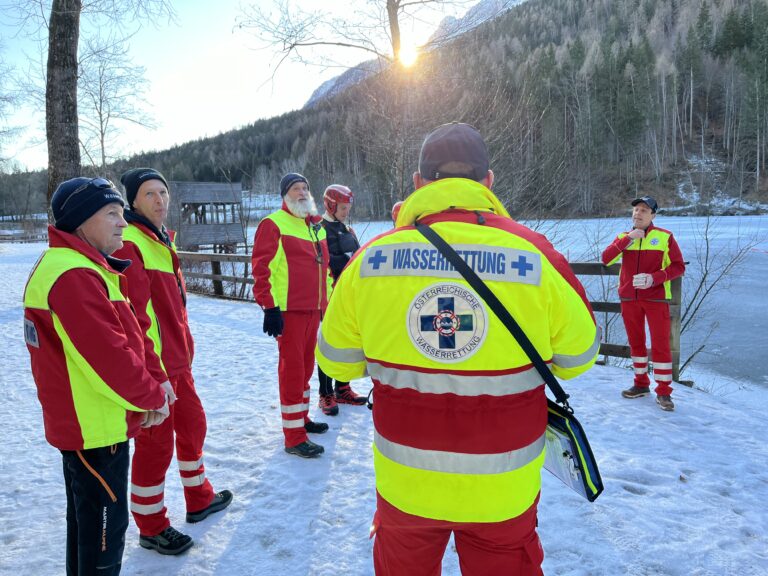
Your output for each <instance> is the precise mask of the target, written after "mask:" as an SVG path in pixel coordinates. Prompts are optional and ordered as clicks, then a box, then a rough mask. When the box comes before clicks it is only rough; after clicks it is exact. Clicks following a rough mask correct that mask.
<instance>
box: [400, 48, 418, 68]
mask: <svg viewBox="0 0 768 576" xmlns="http://www.w3.org/2000/svg"><path fill="white" fill-rule="evenodd" d="M418 58H419V50H418V48H417V47H416V45H415V44H403V45H402V46H400V54H399V55H398V59H399V60H400V63H401V64H402V65H403V66H405V67H406V68H410V67H411V66H413V65H414V64H415V63H416V60H417V59H418Z"/></svg>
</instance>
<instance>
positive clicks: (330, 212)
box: [317, 184, 365, 416]
mask: <svg viewBox="0 0 768 576" xmlns="http://www.w3.org/2000/svg"><path fill="white" fill-rule="evenodd" d="M353 200H354V194H352V190H350V189H349V188H347V187H346V186H342V185H341V184H331V185H330V186H328V188H326V189H325V193H324V194H323V205H324V206H325V213H324V214H323V220H322V223H323V228H325V238H326V241H327V242H328V252H329V254H330V258H331V260H330V269H331V275H332V276H333V283H334V284H336V282H337V281H338V279H339V276H341V271H342V270H344V266H346V265H347V262H349V259H350V258H351V257H352V254H354V253H355V252H356V251H357V249H358V248H360V243H359V242H358V241H357V236H356V235H355V232H354V230H352V228H350V227H349V226H347V219H348V218H349V212H350V210H351V209H352V201H353ZM317 379H318V381H319V382H320V399H319V406H320V409H321V410H322V411H323V414H325V415H327V416H335V415H336V414H338V413H339V407H338V405H337V403H338V404H352V405H354V406H362V405H364V404H365V397H364V396H360V395H358V394H357V393H356V392H355V391H354V390H352V387H351V386H350V385H349V382H340V381H338V380H336V385H335V391H334V383H333V378H331V377H330V376H328V375H327V374H326V373H325V372H323V371H322V369H321V368H320V366H318V367H317Z"/></svg>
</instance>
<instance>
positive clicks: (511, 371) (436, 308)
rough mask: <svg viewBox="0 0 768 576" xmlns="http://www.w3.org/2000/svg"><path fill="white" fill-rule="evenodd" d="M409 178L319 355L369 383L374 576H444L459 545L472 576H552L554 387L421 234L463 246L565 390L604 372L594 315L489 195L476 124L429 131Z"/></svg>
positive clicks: (335, 308)
mask: <svg viewBox="0 0 768 576" xmlns="http://www.w3.org/2000/svg"><path fill="white" fill-rule="evenodd" d="M413 180H414V185H415V188H416V191H415V192H414V193H413V194H411V195H410V196H409V197H408V198H407V199H406V200H405V202H404V204H403V205H402V208H401V210H400V213H399V214H398V217H397V222H396V228H395V229H393V230H392V231H389V232H386V233H384V234H382V235H380V236H378V237H376V238H374V239H373V240H372V241H371V242H369V243H368V244H367V245H366V246H364V247H363V248H361V249H360V250H359V251H358V252H357V254H356V255H355V257H353V259H352V260H351V261H350V263H349V264H348V265H347V268H346V270H345V272H344V274H343V275H342V276H341V278H340V279H339V282H338V284H337V285H336V288H335V290H334V292H333V297H332V298H331V300H330V303H329V307H328V311H327V314H326V317H325V319H324V321H323V325H322V329H321V333H320V337H319V341H318V346H317V349H316V355H317V359H318V362H319V363H320V366H321V368H322V369H323V370H324V371H325V372H326V373H327V374H329V375H331V376H333V377H334V378H338V379H340V380H344V381H348V380H353V379H355V378H360V377H362V376H363V375H364V374H365V373H366V372H367V373H368V374H369V375H370V376H371V378H372V380H373V385H374V393H373V395H374V407H373V421H374V428H375V431H374V445H373V456H374V466H375V470H376V490H377V512H376V516H375V518H374V522H373V528H372V530H373V532H374V533H375V535H376V541H375V543H374V566H375V569H376V573H377V574H380V575H381V574H392V575H395V574H396V575H398V576H406V575H410V574H413V575H419V576H424V575H431V574H439V573H440V566H441V561H442V556H443V553H444V551H445V547H446V545H447V543H448V540H449V538H450V535H451V533H453V534H454V540H455V543H456V550H457V553H458V555H459V562H460V564H461V569H462V573H463V574H521V575H526V576H527V575H537V574H541V562H542V560H543V552H542V549H541V545H540V543H539V539H538V535H537V534H536V508H537V503H538V499H539V491H540V486H541V468H542V465H543V462H544V437H545V429H546V425H547V404H546V397H545V393H544V383H543V381H542V378H541V377H540V375H539V374H538V372H537V371H536V369H535V368H534V367H533V365H532V363H531V360H530V359H529V358H528V357H527V356H526V355H525V354H524V353H523V351H522V350H521V348H520V346H519V345H518V344H517V342H516V340H515V339H514V338H513V336H512V335H511V334H510V333H509V332H508V331H507V329H506V328H505V327H504V325H503V324H502V323H501V322H500V321H499V320H498V319H497V318H496V316H495V315H494V314H493V312H492V311H491V310H490V309H489V308H488V307H487V305H486V304H485V302H484V301H483V300H482V298H481V297H480V296H479V295H478V294H476V293H475V292H474V291H473V290H472V289H471V288H470V287H469V286H468V284H467V282H465V281H464V279H463V277H462V276H461V275H460V274H459V273H458V272H456V271H455V270H454V268H453V267H452V266H451V264H450V263H449V262H448V261H446V259H445V258H444V257H443V256H442V254H441V253H440V252H439V251H438V250H437V249H436V248H435V247H434V246H433V245H432V244H430V243H429V242H428V241H427V240H426V238H424V237H423V236H422V235H421V233H420V232H419V231H418V230H417V229H416V228H415V226H414V224H415V223H416V222H417V221H418V222H419V223H421V224H425V225H428V226H430V227H432V229H433V230H435V231H436V232H437V233H438V234H440V235H441V236H442V237H443V238H444V239H445V240H446V241H447V242H448V243H450V244H451V245H452V246H453V247H454V249H455V250H456V251H457V252H458V253H459V255H460V256H462V257H463V259H464V260H465V261H466V262H467V264H468V265H469V266H470V267H472V268H473V269H474V270H475V272H476V273H477V274H478V275H479V276H480V278H481V279H482V280H483V281H484V282H485V283H486V284H487V285H488V286H489V288H490V289H491V290H492V291H493V292H494V293H495V294H496V296H497V297H498V298H499V300H500V301H501V302H502V304H503V305H504V306H505V307H506V308H507V309H508V310H509V311H510V313H511V314H512V316H513V317H514V318H515V319H516V320H517V322H518V323H519V324H520V326H521V328H522V329H523V330H524V331H525V333H526V334H527V335H528V337H529V338H530V340H531V341H532V343H533V344H534V346H536V348H537V350H538V351H539V353H540V354H541V356H542V357H543V358H544V359H545V360H546V361H547V362H548V363H549V364H550V367H551V369H552V371H553V372H554V373H555V375H557V376H559V377H561V378H571V377H574V376H576V375H578V374H581V373H582V372H584V371H585V370H587V369H588V368H589V367H590V366H591V365H592V364H593V363H594V360H595V358H596V356H597V353H598V348H599V341H598V337H597V329H596V326H595V321H594V317H593V315H592V310H591V308H590V306H589V303H588V301H587V299H586V295H585V293H584V289H583V288H582V286H581V284H580V283H579V282H578V280H577V279H576V277H575V276H574V275H573V273H572V272H571V270H570V267H569V265H568V263H567V262H566V260H565V258H563V256H562V255H560V254H559V253H558V252H557V251H555V249H554V248H553V247H552V245H551V244H550V243H549V242H548V241H547V239H546V238H545V237H544V236H542V235H541V234H537V233H535V232H533V231H531V230H529V229H528V228H526V227H524V226H522V225H521V224H518V223H517V222H515V221H514V220H512V218H510V216H509V214H508V213H507V211H506V210H505V209H504V207H503V206H502V204H501V203H500V202H499V200H498V199H497V198H496V196H495V195H494V194H493V193H492V192H491V190H490V187H491V185H492V184H493V172H492V171H491V170H490V169H489V156H488V150H487V148H486V145H485V142H484V141H483V138H482V136H481V135H480V134H479V133H478V132H477V130H475V129H474V128H473V127H471V126H469V125H467V124H459V123H452V124H446V125H443V126H440V127H438V128H437V129H435V130H434V131H433V132H432V133H430V134H429V135H428V136H427V137H426V139H425V141H424V143H423V145H422V149H421V154H420V158H419V171H418V172H417V173H415V174H414V176H413Z"/></svg>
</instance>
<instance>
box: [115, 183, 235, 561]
mask: <svg viewBox="0 0 768 576" xmlns="http://www.w3.org/2000/svg"><path fill="white" fill-rule="evenodd" d="M120 181H121V182H122V183H123V186H125V196H126V199H127V200H128V209H127V210H126V211H125V219H126V220H127V222H128V228H126V229H125V231H124V232H123V239H124V240H125V243H124V246H123V248H122V249H121V250H118V251H117V252H116V255H119V256H120V257H121V258H125V259H128V260H130V261H131V262H132V265H131V266H130V268H128V270H127V271H126V276H127V277H128V296H129V297H130V299H131V303H132V304H133V307H134V309H135V311H136V316H137V317H138V319H139V324H140V325H141V328H142V330H143V331H144V333H145V334H146V337H147V339H148V340H149V342H150V343H151V344H150V346H147V351H146V361H147V364H148V365H150V366H153V367H154V369H155V370H157V371H160V372H162V373H164V374H167V378H168V379H169V380H170V382H171V384H172V385H173V389H174V391H175V393H176V396H177V397H178V399H177V400H176V402H175V403H174V405H173V406H172V407H171V415H170V417H169V418H168V419H167V420H166V421H165V422H164V423H163V424H162V425H161V426H156V427H154V428H153V429H152V431H151V433H149V432H143V433H141V434H139V436H138V437H137V438H136V441H135V450H134V454H133V463H132V466H131V512H132V513H133V519H134V521H135V522H136V526H137V527H138V528H139V544H140V545H141V546H142V547H144V548H148V549H150V550H157V551H158V552H159V553H160V554H166V555H168V554H170V555H173V554H180V553H182V552H184V551H185V550H187V549H189V548H190V547H191V546H192V545H193V542H192V538H191V537H190V536H188V535H186V534H183V533H181V532H179V531H178V530H176V529H175V528H174V527H173V526H171V522H170V520H169V519H168V516H167V509H166V507H165V475H166V473H167V471H168V466H169V465H170V463H171V460H172V459H173V448H174V439H175V445H176V458H177V460H178V463H179V474H180V475H181V483H182V485H183V486H184V499H185V502H186V508H187V517H186V520H187V522H200V521H201V520H204V519H205V518H207V517H208V516H209V515H210V514H213V513H214V512H218V511H220V510H223V509H224V508H226V507H227V506H229V504H230V502H232V493H231V492H230V491H229V490H222V491H221V492H219V493H214V491H213V487H212V486H211V483H210V481H209V480H208V479H207V478H206V474H205V466H204V464H203V444H204V442H205V434H206V431H207V426H206V419H205V410H204V409H203V404H202V402H200V398H199V397H198V395H197V391H196V390H195V381H194V379H193V378H192V358H193V356H194V343H193V341H192V333H191V332H190V330H189V322H188V320H187V308H186V304H187V295H186V291H185V287H184V277H183V276H182V274H181V267H180V266H179V258H178V256H177V255H176V246H175V244H174V243H173V238H174V232H173V231H172V230H167V229H166V228H165V225H164V222H165V218H166V216H167V215H168V203H169V201H170V195H169V192H168V183H167V182H166V181H165V178H164V177H163V175H162V174H160V172H157V171H156V170H153V169H151V168H134V169H133V170H128V171H127V172H126V173H125V174H123V175H122V177H121V178H120Z"/></svg>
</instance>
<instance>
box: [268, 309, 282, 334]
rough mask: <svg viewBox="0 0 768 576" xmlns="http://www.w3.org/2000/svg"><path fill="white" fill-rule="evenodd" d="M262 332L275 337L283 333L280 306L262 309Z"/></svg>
mask: <svg viewBox="0 0 768 576" xmlns="http://www.w3.org/2000/svg"><path fill="white" fill-rule="evenodd" d="M264 333H265V334H268V335H269V336H272V337H274V338H277V337H278V336H280V334H282V333H283V314H282V312H280V306H275V307H274V308H267V309H266V310H264Z"/></svg>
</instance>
